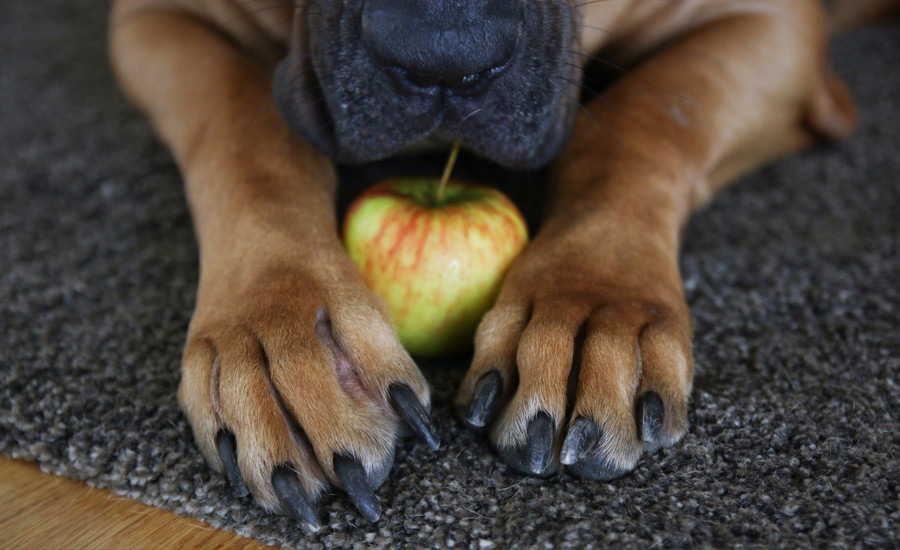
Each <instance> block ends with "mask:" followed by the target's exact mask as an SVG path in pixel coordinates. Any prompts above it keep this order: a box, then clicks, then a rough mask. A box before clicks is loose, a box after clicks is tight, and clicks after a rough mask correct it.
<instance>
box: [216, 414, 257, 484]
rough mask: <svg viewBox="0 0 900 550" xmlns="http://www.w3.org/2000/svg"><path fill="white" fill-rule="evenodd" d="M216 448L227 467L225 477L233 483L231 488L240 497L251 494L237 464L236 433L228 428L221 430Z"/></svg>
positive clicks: (225, 467)
mask: <svg viewBox="0 0 900 550" xmlns="http://www.w3.org/2000/svg"><path fill="white" fill-rule="evenodd" d="M216 448H217V449H218V450H219V458H220V459H221V460H222V467H223V468H224V469H225V478H226V479H227V480H228V484H229V485H231V489H232V490H233V491H234V492H235V493H237V495H238V496H239V497H245V496H247V495H249V494H250V491H249V490H248V489H247V486H246V485H245V484H244V478H242V477H241V471H240V469H239V468H238V465H237V440H235V438H234V434H233V433H231V432H229V431H228V430H221V431H219V434H218V435H217V436H216Z"/></svg>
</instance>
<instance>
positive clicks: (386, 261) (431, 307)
mask: <svg viewBox="0 0 900 550" xmlns="http://www.w3.org/2000/svg"><path fill="white" fill-rule="evenodd" d="M451 158H452V157H451ZM451 165H452V161H451ZM448 166H450V165H448ZM448 176H449V168H448V172H447V173H445V177H444V181H442V182H441V184H440V185H438V184H437V182H436V181H435V180H431V179H427V178H397V179H390V180H385V181H382V182H380V183H378V184H376V185H374V186H373V187H371V188H369V189H368V190H367V191H366V192H364V193H363V194H362V195H360V197H359V198H357V199H356V201H355V202H354V203H353V204H352V205H351V206H350V209H349V210H348V212H347V216H346V218H345V221H344V228H343V236H344V244H345V246H346V248H347V251H348V252H349V254H350V257H351V258H352V259H353V261H354V262H355V263H356V265H357V266H358V267H359V269H360V271H361V272H362V275H363V278H364V279H365V281H366V283H367V284H368V285H369V287H370V288H372V289H373V290H374V291H375V292H376V293H377V294H378V295H380V296H381V297H382V298H383V299H384V300H385V301H386V302H387V305H388V308H389V310H390V313H391V316H392V319H393V321H394V326H395V327H396V329H397V333H398V335H399V338H400V341H401V343H402V344H403V345H404V346H405V347H406V349H407V351H409V352H410V353H411V354H412V355H414V356H417V357H420V358H436V357H446V356H449V355H453V354H457V353H462V352H465V351H467V350H468V349H469V348H471V345H472V339H473V335H474V333H475V329H476V327H477V325H478V322H479V321H480V320H481V318H482V316H483V315H484V314H485V313H486V312H487V310H488V309H489V308H490V307H491V305H493V303H494V301H495V299H496V297H497V293H498V292H499V289H500V283H501V282H502V280H503V277H504V275H505V274H506V272H507V270H508V269H509V267H510V265H511V264H512V262H513V260H514V259H515V258H516V257H517V256H518V255H519V253H520V252H521V251H522V249H523V248H524V247H525V245H526V243H527V242H528V230H527V228H526V225H525V221H524V219H523V218H522V214H521V213H520V212H519V210H518V209H517V208H516V206H515V205H514V204H513V203H512V201H510V200H509V199H508V198H507V197H506V196H505V195H503V193H501V192H499V191H497V190H495V189H492V188H490V187H483V186H478V185H473V184H469V183H464V182H459V181H449V182H448V181H447V178H448Z"/></svg>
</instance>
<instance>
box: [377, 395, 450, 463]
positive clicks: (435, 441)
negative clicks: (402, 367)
mask: <svg viewBox="0 0 900 550" xmlns="http://www.w3.org/2000/svg"><path fill="white" fill-rule="evenodd" d="M388 398H389V399H390V402H391V407H393V408H394V411H395V412H396V413H397V414H398V415H399V416H400V418H402V419H403V421H404V422H406V424H407V425H408V426H409V427H410V429H412V431H413V433H415V434H416V435H417V436H418V437H419V439H421V440H422V441H424V442H425V444H426V445H428V447H430V448H431V450H433V451H434V450H437V449H438V448H439V447H440V446H441V440H440V438H439V437H438V435H437V428H435V427H434V424H433V423H432V422H431V417H430V416H428V411H426V410H425V407H424V406H423V405H422V403H420V402H419V398H418V397H416V394H415V392H414V391H413V390H412V388H410V387H409V386H407V385H406V384H391V386H390V388H389V389H388Z"/></svg>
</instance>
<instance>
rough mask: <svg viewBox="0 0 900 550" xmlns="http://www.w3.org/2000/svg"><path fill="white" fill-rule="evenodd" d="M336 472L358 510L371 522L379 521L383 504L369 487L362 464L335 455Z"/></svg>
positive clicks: (346, 457) (343, 456) (349, 458)
mask: <svg viewBox="0 0 900 550" xmlns="http://www.w3.org/2000/svg"><path fill="white" fill-rule="evenodd" d="M334 472H335V473H336V474H337V476H338V479H340V480H341V483H342V484H343V485H344V490H345V491H346V492H347V495H348V496H349V497H350V500H351V501H352V502H353V505H354V506H356V509H357V510H359V512H360V513H361V514H362V515H363V516H364V517H365V518H366V519H368V520H369V521H372V522H375V521H378V518H379V517H380V516H381V504H380V503H379V502H378V497H376V496H375V491H373V490H372V487H371V485H369V479H368V478H367V477H366V472H365V470H364V469H363V467H362V464H360V463H359V461H358V460H356V459H355V458H351V457H349V456H345V455H334Z"/></svg>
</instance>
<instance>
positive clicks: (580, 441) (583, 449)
mask: <svg viewBox="0 0 900 550" xmlns="http://www.w3.org/2000/svg"><path fill="white" fill-rule="evenodd" d="M599 440H600V427H599V426H597V423H596V422H594V421H593V420H591V419H590V418H588V417H586V416H579V417H578V419H577V420H575V422H573V423H572V427H571V428H569V433H568V434H566V439H565V441H563V446H562V452H561V453H560V457H559V461H560V462H562V463H563V464H565V465H566V466H569V465H572V464H575V463H576V462H578V461H579V460H583V459H584V458H585V455H586V454H587V452H588V451H590V450H591V449H592V448H593V447H594V446H595V445H596V444H597V442H598V441H599Z"/></svg>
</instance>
